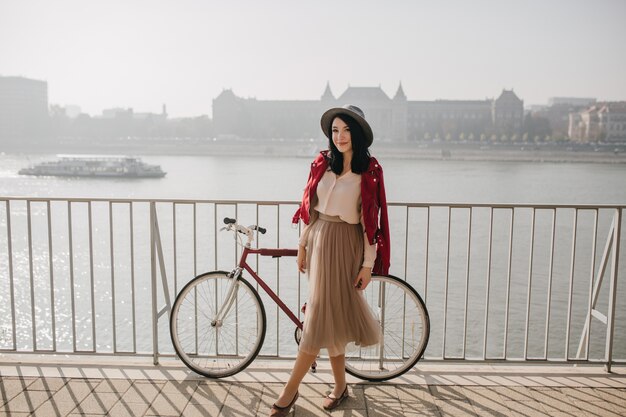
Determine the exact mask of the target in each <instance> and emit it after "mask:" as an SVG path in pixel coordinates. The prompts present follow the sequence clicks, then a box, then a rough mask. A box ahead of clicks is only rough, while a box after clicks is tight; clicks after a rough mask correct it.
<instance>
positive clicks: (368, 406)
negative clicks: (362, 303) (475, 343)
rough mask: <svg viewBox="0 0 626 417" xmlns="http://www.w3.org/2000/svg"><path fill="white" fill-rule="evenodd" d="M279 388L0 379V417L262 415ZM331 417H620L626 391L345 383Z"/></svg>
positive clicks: (309, 410)
mask: <svg viewBox="0 0 626 417" xmlns="http://www.w3.org/2000/svg"><path fill="white" fill-rule="evenodd" d="M281 387H282V383H268V382H256V383H255V382H245V383H243V382H223V381H210V380H203V379H188V380H182V381H175V380H150V379H133V380H128V379H107V378H102V379H88V378H54V377H17V376H5V377H1V378H0V403H1V404H2V405H0V416H9V415H10V416H15V417H19V416H28V415H34V416H46V417H48V416H79V415H87V416H96V415H107V414H108V415H111V416H116V417H117V416H185V417H187V416H189V417H193V416H257V415H258V416H266V415H267V414H268V412H269V407H270V406H271V404H272V402H273V401H274V400H275V398H276V396H277V394H278V392H279V390H280V389H281ZM329 389H330V385H328V384H324V383H307V384H303V385H302V387H301V390H300V398H299V400H298V402H297V403H296V408H295V412H293V413H292V415H295V416H318V415H325V414H326V413H325V412H324V411H323V410H322V409H321V407H320V404H321V402H322V398H323V396H324V395H325V393H326V392H327V391H328V390H329ZM332 415H335V416H448V415H450V416H485V415H495V416H545V415H549V416H590V415H591V416H594V415H595V416H624V415H626V388H624V387H620V388H610V387H564V386H550V387H549V386H534V387H525V386H519V385H510V386H503V385H496V386H476V385H471V386H470V385H468V386H461V385H419V384H365V383H358V384H351V386H350V398H349V399H348V400H347V401H345V402H344V404H342V406H341V407H340V408H339V409H338V410H336V411H334V412H333V413H332Z"/></svg>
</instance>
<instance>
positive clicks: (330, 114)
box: [320, 104, 374, 148]
mask: <svg viewBox="0 0 626 417" xmlns="http://www.w3.org/2000/svg"><path fill="white" fill-rule="evenodd" d="M341 114H345V115H348V116H350V117H352V118H353V119H354V120H355V121H356V122H357V123H358V124H359V126H361V129H363V134H364V135H365V143H366V145H367V147H368V148H369V147H370V146H371V145H372V142H373V141H374V134H373V133H372V128H371V127H370V125H369V123H367V120H365V113H363V110H361V109H360V108H358V107H357V106H353V105H352V104H346V105H345V106H343V107H334V108H332V109H328V110H326V111H325V112H324V114H322V119H321V121H320V124H321V125H322V132H324V134H325V135H326V137H328V139H330V140H332V137H331V136H328V134H329V132H330V127H331V125H332V123H333V120H335V117H337V116H338V115H341Z"/></svg>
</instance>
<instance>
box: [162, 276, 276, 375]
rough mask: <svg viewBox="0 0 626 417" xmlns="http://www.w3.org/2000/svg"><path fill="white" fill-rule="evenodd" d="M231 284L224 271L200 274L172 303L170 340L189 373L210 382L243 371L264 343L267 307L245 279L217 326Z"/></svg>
mask: <svg viewBox="0 0 626 417" xmlns="http://www.w3.org/2000/svg"><path fill="white" fill-rule="evenodd" d="M232 280H233V279H232V278H230V277H228V273H226V272H223V271H213V272H207V273H204V274H201V275H198V276H197V277H195V278H194V279H193V280H191V281H190V282H189V283H187V285H185V286H184V287H183V289H182V290H181V291H180V293H179V294H178V296H177V297H176V300H175V301H174V304H173V305H172V311H171V314H170V336H171V339H172V345H173V346H174V350H175V351H176V354H177V355H178V357H179V358H180V359H181V360H182V361H183V363H184V364H185V365H187V367H189V368H190V369H191V370H193V371H194V372H196V373H198V374H200V375H204V376H206V377H209V378H224V377H227V376H231V375H234V374H236V373H238V372H240V371H242V370H243V369H245V368H246V367H247V366H248V365H249V364H250V363H251V362H252V361H253V360H254V359H255V358H256V356H257V355H258V353H259V351H260V350H261V346H262V345H263V341H264V340H265V331H266V327H267V321H266V316H265V308H264V307H263V303H262V302H261V298H260V297H259V294H258V292H257V291H256V290H255V289H254V287H252V285H250V283H249V282H248V281H246V280H245V279H243V278H241V277H240V278H239V280H238V282H239V284H238V287H237V297H236V299H235V301H234V304H233V305H232V306H231V308H230V310H229V311H228V314H227V315H226V316H225V317H224V320H223V321H222V322H221V323H218V324H216V323H214V320H213V319H214V318H215V315H216V313H217V311H218V310H219V307H221V303H222V302H223V299H224V298H225V296H226V293H227V292H228V289H229V288H230V285H231V283H232ZM242 290H243V291H242ZM198 301H199V302H198ZM255 316H256V320H255V319H254V317H255Z"/></svg>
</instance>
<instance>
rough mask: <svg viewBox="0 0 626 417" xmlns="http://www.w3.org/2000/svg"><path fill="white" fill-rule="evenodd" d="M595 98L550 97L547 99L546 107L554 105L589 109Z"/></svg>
mask: <svg viewBox="0 0 626 417" xmlns="http://www.w3.org/2000/svg"><path fill="white" fill-rule="evenodd" d="M595 102H596V99H595V98H592V97H550V98H549V99H548V106H554V105H564V104H565V105H570V106H579V107H589V106H592V105H594V104H595Z"/></svg>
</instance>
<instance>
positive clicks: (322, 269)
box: [270, 105, 390, 416]
mask: <svg viewBox="0 0 626 417" xmlns="http://www.w3.org/2000/svg"><path fill="white" fill-rule="evenodd" d="M321 125H322V130H323V132H324V134H325V135H326V136H327V137H328V139H329V142H328V144H329V150H328V151H322V152H321V153H320V155H318V157H317V158H316V159H315V161H313V163H312V164H311V173H310V174H309V179H308V181H307V185H306V188H305V190H304V195H303V198H302V204H301V206H300V208H299V209H298V211H297V212H296V214H295V216H294V218H293V221H294V223H297V222H298V221H299V220H300V219H302V221H303V222H304V224H305V226H304V228H303V230H302V235H301V237H300V242H299V248H298V258H297V264H298V269H299V270H300V271H301V272H307V274H308V279H309V298H308V301H307V305H306V312H305V315H304V329H303V333H302V339H301V341H300V347H299V351H298V356H297V358H296V362H295V364H294V368H293V371H292V373H291V376H290V378H289V381H288V382H287V384H286V385H285V387H284V389H283V391H282V393H281V394H280V396H279V397H278V399H277V400H276V402H275V403H274V405H273V406H272V409H271V411H270V416H285V415H287V414H289V412H290V410H291V408H292V407H293V405H294V404H295V402H296V400H297V399H298V387H299V385H300V382H301V381H302V379H303V378H304V376H305V375H306V373H307V371H308V369H309V368H310V366H311V364H312V363H313V361H315V358H316V357H317V355H318V353H319V351H320V349H322V348H325V349H327V350H328V354H329V356H330V364H331V368H332V372H333V377H334V380H335V387H334V389H333V391H332V393H331V394H330V395H328V396H327V397H326V398H325V399H324V402H323V404H322V406H323V408H324V409H326V410H332V409H334V408H336V407H338V406H339V405H340V404H341V402H342V401H343V400H345V399H346V398H347V397H348V386H347V384H346V373H345V350H346V346H347V345H348V344H349V343H355V344H357V345H360V346H363V347H365V346H371V345H374V344H376V343H378V340H379V338H380V332H381V329H380V325H379V323H378V322H377V320H376V318H375V317H374V315H373V313H372V312H371V311H370V309H369V307H368V305H367V303H366V301H365V298H364V297H363V293H362V290H364V289H365V288H366V287H367V285H368V284H369V282H370V280H371V277H372V271H373V272H374V273H379V274H387V273H388V270H389V254H390V251H389V226H388V221H387V202H386V197H385V187H384V182H383V172H382V168H381V166H380V164H379V163H378V161H376V159H375V158H373V157H371V156H370V154H369V151H368V148H369V146H370V145H371V144H372V141H373V134H372V129H371V127H370V125H369V124H368V123H367V121H366V120H365V116H364V114H363V112H362V111H361V109H359V108H358V107H356V106H352V105H346V106H344V107H338V108H332V109H330V110H328V111H326V112H325V113H324V114H323V115H322V119H321Z"/></svg>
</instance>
